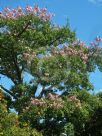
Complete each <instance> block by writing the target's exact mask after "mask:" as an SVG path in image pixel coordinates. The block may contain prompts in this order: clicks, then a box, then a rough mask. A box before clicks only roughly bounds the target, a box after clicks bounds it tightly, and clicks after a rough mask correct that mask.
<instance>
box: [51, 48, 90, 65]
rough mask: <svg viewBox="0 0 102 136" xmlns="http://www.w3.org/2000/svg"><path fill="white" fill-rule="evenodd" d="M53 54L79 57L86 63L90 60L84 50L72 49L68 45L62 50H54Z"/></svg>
mask: <svg viewBox="0 0 102 136" xmlns="http://www.w3.org/2000/svg"><path fill="white" fill-rule="evenodd" d="M52 54H53V55H58V54H60V55H62V56H65V55H68V56H79V57H80V58H81V59H82V60H83V62H84V63H86V62H87V60H88V53H85V52H84V50H83V49H77V48H74V47H70V46H67V45H65V46H64V48H63V49H61V50H53V51H52Z"/></svg>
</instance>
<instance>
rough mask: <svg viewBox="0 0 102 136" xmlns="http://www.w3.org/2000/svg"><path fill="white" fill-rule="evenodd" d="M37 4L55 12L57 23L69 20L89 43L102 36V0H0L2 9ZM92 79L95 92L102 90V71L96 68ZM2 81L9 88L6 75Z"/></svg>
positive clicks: (78, 34) (55, 21) (64, 22)
mask: <svg viewBox="0 0 102 136" xmlns="http://www.w3.org/2000/svg"><path fill="white" fill-rule="evenodd" d="M35 4H36V5H39V6H40V7H46V8H47V9H48V11H50V12H53V13H54V14H55V17H54V18H53V20H52V21H53V22H54V23H55V24H59V25H64V24H66V22H67V20H69V24H70V27H71V28H72V30H75V31H76V34H77V37H78V38H79V39H81V40H83V41H84V42H86V43H87V44H88V43H90V42H91V41H92V40H93V39H94V37H95V36H97V35H100V36H101V37H102V0H0V10H2V9H3V8H4V7H10V8H14V7H17V6H19V5H20V6H23V7H25V6H26V5H31V6H33V5H35ZM26 79H30V77H29V75H26ZM90 80H91V82H92V83H93V84H94V87H95V92H97V91H102V83H101V82H102V73H100V72H99V71H98V70H96V72H95V73H92V74H91V75H90ZM0 83H2V85H5V86H6V87H7V88H8V87H10V84H11V82H10V81H9V80H7V79H5V78H4V77H3V78H1V79H0Z"/></svg>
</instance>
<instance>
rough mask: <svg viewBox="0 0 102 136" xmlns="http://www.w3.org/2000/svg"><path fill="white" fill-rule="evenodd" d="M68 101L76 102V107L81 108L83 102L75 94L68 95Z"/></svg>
mask: <svg viewBox="0 0 102 136" xmlns="http://www.w3.org/2000/svg"><path fill="white" fill-rule="evenodd" d="M68 101H71V102H73V103H75V105H76V107H79V108H81V102H80V100H79V99H78V98H77V97H76V96H75V95H72V96H70V97H68Z"/></svg>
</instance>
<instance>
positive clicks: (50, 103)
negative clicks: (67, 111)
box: [31, 93, 64, 109]
mask: <svg viewBox="0 0 102 136" xmlns="http://www.w3.org/2000/svg"><path fill="white" fill-rule="evenodd" d="M46 98H47V99H46ZM31 104H32V105H34V106H45V105H46V106H47V107H50V108H54V109H59V108H62V107H63V106H64V105H63V100H62V99H61V97H59V95H56V94H51V93H49V94H48V95H47V97H45V98H41V99H38V98H31Z"/></svg>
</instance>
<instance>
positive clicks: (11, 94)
mask: <svg viewBox="0 0 102 136" xmlns="http://www.w3.org/2000/svg"><path fill="white" fill-rule="evenodd" d="M0 88H1V89H2V90H3V91H4V92H6V93H7V94H9V95H10V96H11V97H13V98H14V99H17V97H16V96H15V95H14V94H13V93H12V92H10V91H9V90H7V89H6V88H4V87H3V86H2V85H0Z"/></svg>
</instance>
